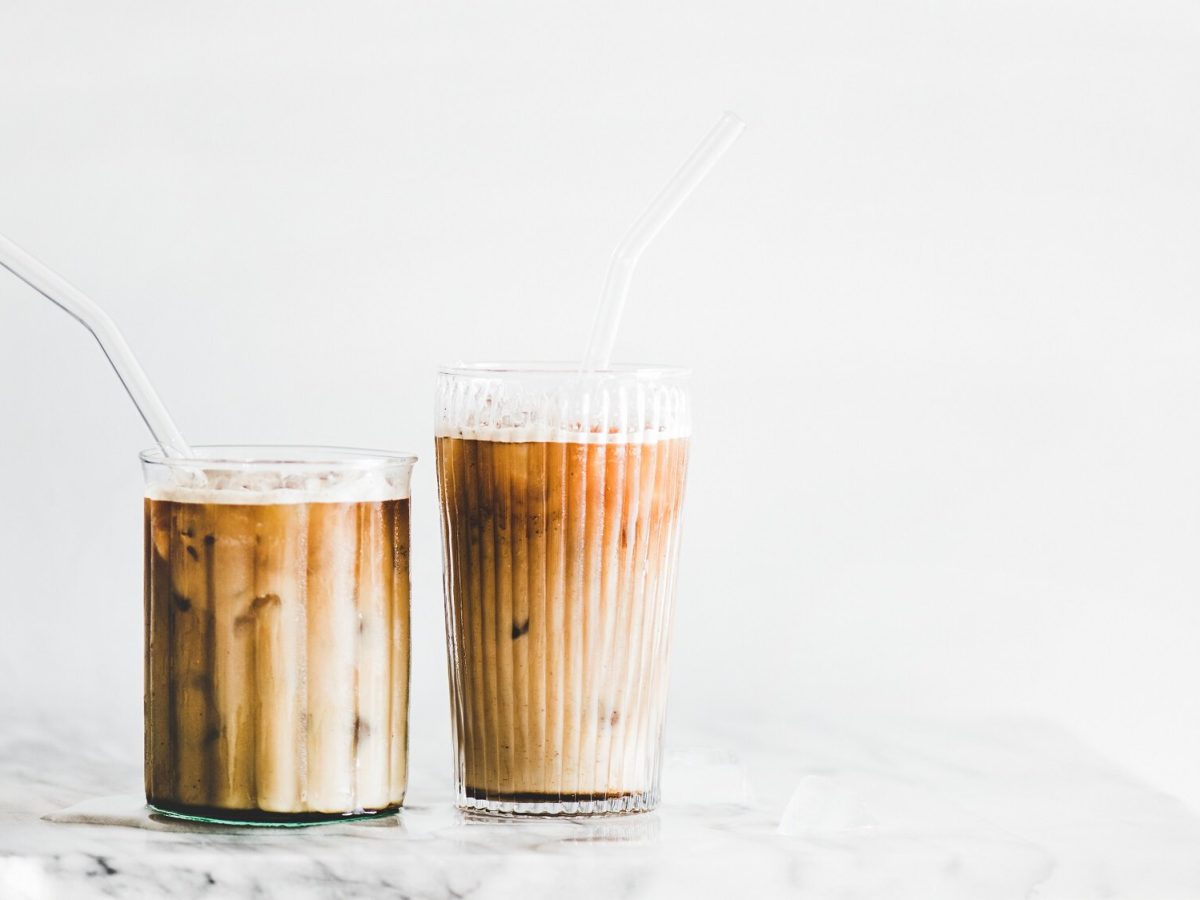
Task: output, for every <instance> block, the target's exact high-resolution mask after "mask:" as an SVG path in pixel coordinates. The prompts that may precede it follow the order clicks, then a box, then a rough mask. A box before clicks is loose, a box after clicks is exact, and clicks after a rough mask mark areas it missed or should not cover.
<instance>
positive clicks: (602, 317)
mask: <svg viewBox="0 0 1200 900" xmlns="http://www.w3.org/2000/svg"><path fill="white" fill-rule="evenodd" d="M745 127H746V123H745V122H743V121H742V120H741V119H740V118H738V116H737V115H735V114H734V113H731V112H727V113H725V114H724V115H723V116H721V120H720V121H719V122H717V124H716V125H715V126H714V127H713V129H712V131H710V132H709V133H708V134H707V135H706V136H705V138H704V140H702V141H701V142H700V144H699V146H698V147H696V149H695V150H693V151H692V155H691V156H689V157H688V158H687V160H685V161H684V163H683V165H682V166H680V167H679V171H677V172H676V173H675V175H674V176H673V177H672V178H671V180H670V181H668V182H667V186H666V187H664V188H663V189H662V191H661V192H660V193H659V195H658V196H657V197H655V198H654V200H653V201H652V202H651V203H650V205H649V206H648V207H646V211H645V212H643V213H642V214H641V216H640V217H638V220H637V221H636V222H634V223H633V227H632V228H630V229H629V231H628V232H627V233H626V235H625V237H623V238H622V239H621V243H619V244H618V245H617V249H616V250H615V251H614V252H613V256H612V262H610V263H609V266H608V274H607V275H606V276H605V278H604V290H603V291H602V293H601V295H600V307H599V309H598V310H597V311H596V319H595V322H594V324H593V325H592V334H591V338H590V339H589V341H588V348H587V353H586V355H585V356H584V361H583V367H582V371H584V372H595V371H596V370H598V369H607V368H608V366H609V363H610V362H611V361H612V354H613V347H614V346H615V344H616V342H617V332H618V331H619V330H620V327H621V314H622V312H624V310H625V298H626V296H628V294H629V284H630V282H631V281H632V280H633V270H634V268H635V267H636V266H637V263H638V259H639V258H641V255H642V253H643V252H644V251H645V249H646V247H647V246H649V244H650V242H651V241H652V240H654V236H655V235H657V234H658V232H659V231H660V230H661V229H662V227H663V226H664V225H666V224H667V221H668V220H669V219H670V218H671V216H673V215H674V214H675V211H676V210H677V209H679V207H680V206H682V205H683V201H684V200H686V199H687V198H688V196H689V195H690V194H691V193H692V191H694V190H695V189H696V187H697V186H698V185H699V184H700V182H701V181H703V180H704V178H705V176H707V175H708V173H709V172H710V171H712V167H713V166H715V165H716V164H717V160H719V159H720V158H721V157H722V155H724V153H725V151H726V150H728V149H729V148H730V147H731V146H733V142H734V141H736V140H737V139H738V137H739V136H741V133H742V131H743V130H744V129H745Z"/></svg>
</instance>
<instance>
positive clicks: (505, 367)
mask: <svg viewBox="0 0 1200 900" xmlns="http://www.w3.org/2000/svg"><path fill="white" fill-rule="evenodd" d="M438 374H439V375H457V376H472V375H579V374H582V373H581V372H580V362H579V360H577V359H575V360H540V361H539V360H532V361H519V360H518V361H485V362H472V363H464V362H458V363H443V364H442V365H440V366H438ZM591 374H594V375H604V376H630V375H632V376H634V377H635V378H639V379H654V378H687V377H689V376H690V375H691V374H692V370H691V369H689V368H687V367H686V366H672V365H661V364H656V363H615V364H612V365H610V366H607V367H606V368H603V369H596V370H594V371H593V372H592V373H591Z"/></svg>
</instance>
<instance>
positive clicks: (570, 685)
mask: <svg viewBox="0 0 1200 900" xmlns="http://www.w3.org/2000/svg"><path fill="white" fill-rule="evenodd" d="M687 457H688V440H687V439H686V438H679V439H674V440H663V441H659V442H656V443H647V444H573V443H503V442H498V441H484V440H466V439H460V438H452V437H440V438H438V440H437V462H438V475H439V485H440V496H441V503H442V513H443V527H444V532H445V533H444V535H443V537H444V548H445V555H446V560H445V562H446V566H445V570H446V581H447V598H448V602H447V623H448V632H449V643H450V656H451V673H450V674H451V683H452V691H451V693H452V699H453V716H454V723H453V724H454V730H455V736H456V741H457V746H458V763H459V766H460V784H462V785H463V791H464V792H465V794H466V799H467V800H468V801H469V800H471V799H474V800H482V801H499V802H513V803H538V802H562V801H580V802H589V801H598V800H612V799H614V798H629V797H638V798H641V799H640V800H639V801H638V803H639V804H640V803H642V802H643V801H645V802H646V803H648V805H650V806H652V805H653V804H654V803H655V802H657V792H658V785H657V772H658V768H659V766H658V756H659V753H660V744H661V735H662V725H663V714H664V708H665V700H666V691H667V654H668V649H669V648H668V641H669V634H670V627H669V626H670V618H671V604H672V600H673V596H674V583H673V582H674V571H675V566H674V562H675V556H676V552H677V548H678V541H679V524H680V509H681V505H682V501H683V490H684V476H685V472H686V468H687ZM460 799H462V798H460ZM468 805H469V803H468ZM630 808H635V806H631V807H630ZM639 808H640V807H639Z"/></svg>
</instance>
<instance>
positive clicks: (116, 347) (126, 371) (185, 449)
mask: <svg viewBox="0 0 1200 900" xmlns="http://www.w3.org/2000/svg"><path fill="white" fill-rule="evenodd" d="M0 266H3V267H4V268H6V269H8V271H10V272H12V273H13V274H14V275H16V276H17V277H18V278H20V279H21V280H22V281H24V282H25V283H26V284H27V285H29V286H30V287H31V288H33V289H34V290H35V291H37V292H38V293H39V294H41V295H42V296H43V297H45V298H46V299H47V300H49V301H50V302H51V303H54V304H55V305H57V306H59V307H61V308H62V309H63V310H65V311H66V312H67V313H69V314H70V315H71V316H73V317H74V318H76V319H77V320H79V322H80V323H82V324H83V327H84V328H86V329H87V330H88V331H90V332H91V333H92V336H93V337H95V339H96V340H97V341H98V342H99V344H100V349H101V350H103V351H104V355H105V356H107V357H108V361H109V362H110V363H112V367H113V369H114V370H115V371H116V373H117V377H118V378H120V379H121V384H123V385H125V390H126V391H127V392H128V393H129V399H131V400H132V401H133V404H134V406H136V407H137V410H138V412H139V413H141V416H142V419H143V420H144V421H145V422H146V425H147V426H148V427H149V429H150V433H151V434H152V435H154V440H155V441H157V442H158V445H159V446H160V447H162V449H163V452H164V453H166V454H167V455H168V456H179V457H190V456H193V455H194V454H193V453H192V448H191V447H189V446H188V444H187V441H185V440H184V439H183V435H182V434H180V432H179V429H178V428H176V427H175V422H174V421H173V420H172V419H171V415H170V413H168V412H167V408H166V407H165V406H163V402H162V400H160V399H159V396H158V392H157V391H155V390H154V386H153V385H152V384H150V379H149V378H147V377H146V373H145V371H144V370H143V369H142V367H141V366H140V365H139V364H138V361H137V359H136V358H135V357H134V355H133V351H132V350H130V349H129V345H128V344H127V343H125V338H124V337H122V336H121V332H120V331H119V330H118V329H117V326H116V324H115V323H114V322H113V320H112V319H110V318H109V317H108V314H107V313H105V312H104V310H102V309H101V308H100V307H99V306H97V305H96V304H95V303H94V302H92V300H90V299H89V298H88V297H87V296H86V295H85V294H84V293H83V291H81V290H79V288H77V287H75V286H74V285H73V284H71V283H70V282H69V281H67V280H66V279H65V278H63V277H62V276H61V275H59V274H58V273H56V272H53V271H51V270H50V269H49V268H48V267H47V266H46V265H45V264H43V263H41V262H39V261H38V260H36V259H34V258H33V257H32V256H30V255H29V254H28V253H26V252H25V251H24V250H22V249H21V248H20V247H18V246H17V245H16V244H14V243H13V242H12V241H10V240H9V239H8V238H6V237H5V236H4V235H2V234H0Z"/></svg>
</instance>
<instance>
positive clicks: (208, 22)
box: [0, 0, 1200, 807]
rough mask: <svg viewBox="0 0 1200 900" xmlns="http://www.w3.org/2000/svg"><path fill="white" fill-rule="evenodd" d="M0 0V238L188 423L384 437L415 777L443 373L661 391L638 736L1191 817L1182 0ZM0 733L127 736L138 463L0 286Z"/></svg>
mask: <svg viewBox="0 0 1200 900" xmlns="http://www.w3.org/2000/svg"><path fill="white" fill-rule="evenodd" d="M252 6H253V9H248V8H247V4H242V3H232V2H229V3H226V2H208V3H204V4H183V3H161V2H149V0H146V2H123V3H105V4H94V3H86V2H82V0H78V2H59V0H41V2H39V3H36V4H33V3H18V2H16V0H0V231H2V232H4V233H5V234H7V235H8V236H9V237H11V238H13V239H14V240H16V241H17V242H18V243H20V244H23V245H24V246H25V247H26V248H27V249H29V250H30V251H31V252H33V253H34V254H35V255H38V256H40V257H41V258H43V259H44V260H45V261H46V262H48V263H50V264H51V265H53V266H56V267H58V268H60V269H61V270H62V271H63V272H64V273H65V274H67V275H68V277H70V278H71V279H72V280H73V281H75V282H76V283H77V284H78V285H80V286H81V287H83V288H84V289H85V290H87V291H88V292H89V293H91V294H92V295H93V296H94V297H95V298H96V299H97V300H98V301H100V302H102V303H103V304H105V305H106V306H107V307H108V308H109V309H110V311H111V313H112V314H113V315H114V317H115V318H116V319H117V321H118V322H119V323H121V325H122V326H123V327H124V329H125V331H126V333H127V336H128V338H129V340H130V342H131V344H132V345H133V346H134V348H135V349H136V350H137V352H138V353H139V355H140V358H141V360H142V362H143V364H144V365H145V367H146V369H147V370H148V371H149V372H150V373H151V375H152V376H153V377H154V379H155V381H156V382H157V384H158V386H159V389H160V391H161V393H162V395H163V397H164V399H165V400H166V402H167V403H168V405H169V406H170V407H171V409H172V410H173V412H174V413H175V416H176V418H177V419H178V420H179V423H180V425H181V427H182V428H183V430H184V431H185V433H186V434H187V435H188V436H189V438H190V439H191V440H192V441H194V442H197V443H200V442H310V443H322V442H325V443H338V444H348V445H359V446H371V447H374V446H380V447H393V448H411V449H414V450H416V451H417V452H418V453H419V454H420V455H421V456H422V458H423V459H422V462H421V463H420V464H419V465H418V469H417V476H416V480H415V501H414V503H415V506H414V536H413V537H414V543H415V547H416V550H415V556H414V561H413V563H414V571H413V577H414V589H415V593H414V597H415V608H414V630H413V634H414V647H413V659H414V679H415V680H414V690H415V695H414V702H413V717H414V723H413V729H412V735H413V742H414V744H415V745H416V746H415V747H414V751H415V752H417V753H422V754H425V755H428V754H436V753H440V752H445V753H446V761H447V765H446V772H447V777H448V775H449V732H448V725H447V715H446V706H447V691H446V684H445V663H444V644H443V636H442V624H441V604H442V600H441V584H440V565H441V563H440V556H439V548H438V540H439V533H438V528H437V521H436V504H435V488H434V481H433V466H432V464H431V454H432V438H431V421H432V399H431V396H432V387H433V373H434V371H435V366H436V364H437V363H438V362H442V361H449V360H454V359H479V358H497V357H500V358H521V357H525V358H529V357H533V358H547V357H550V358H554V357H559V358H561V357H564V356H573V355H576V354H578V353H580V352H581V351H582V347H583V345H584V343H585V340H586V330H587V326H588V324H589V322H590V318H591V314H592V309H593V304H594V301H595V299H596V297H597V294H598V291H599V287H600V284H601V281H602V279H603V274H604V269H605V266H606V263H607V258H608V254H609V252H610V251H611V248H612V247H613V245H614V244H615V243H616V241H617V239H618V238H619V237H620V235H621V233H622V232H623V230H624V229H625V228H626V227H627V226H628V225H629V223H630V222H631V221H632V220H633V218H634V217H635V216H636V214H637V213H638V212H639V211H640V209H641V208H642V206H643V205H644V204H645V203H646V202H647V201H648V200H649V198H650V197H651V196H653V194H654V193H655V192H656V191H657V189H658V188H659V186H660V185H661V184H662V182H663V181H664V180H665V179H666V178H667V177H668V176H669V174H670V173H671V171H672V170H673V169H674V167H675V166H676V165H677V163H678V162H679V161H681V160H682V158H683V157H684V156H685V155H686V154H687V153H688V152H689V151H690V150H691V148H692V146H693V145H694V143H695V142H696V141H697V140H698V139H699V138H700V136H701V135H702V134H703V133H704V132H705V131H706V130H707V129H708V128H709V127H710V125H711V124H712V123H713V122H714V121H715V120H716V118H717V116H718V115H719V114H720V112H721V111H722V110H723V109H726V108H731V109H735V110H737V111H738V112H739V113H740V114H741V115H742V116H743V117H744V118H745V119H746V120H747V121H748V122H749V125H750V127H749V129H748V130H747V132H746V134H745V136H744V137H743V139H742V141H741V142H740V143H739V144H738V145H737V146H736V147H735V148H734V150H733V151H732V152H731V153H730V154H729V156H728V157H727V158H726V160H725V162H723V163H722V165H721V166H720V167H719V168H718V169H717V170H716V172H715V173H714V175H713V177H712V178H711V179H710V181H709V182H707V183H706V184H705V185H704V186H703V188H702V189H701V190H700V191H699V192H698V193H697V194H696V195H695V196H694V198H693V199H692V201H690V202H689V204H688V205H687V206H686V207H685V208H684V210H683V211H682V212H681V214H680V215H679V216H678V218H677V219H676V220H675V221H674V222H673V223H672V224H671V225H670V226H669V228H668V229H667V230H666V231H664V232H663V234H662V235H661V236H660V238H659V239H658V240H657V241H656V243H655V244H654V245H653V247H652V248H651V250H650V251H649V252H648V254H647V255H646V257H645V258H644V261H643V263H642V266H641V268H640V269H639V272H638V275H637V279H636V283H635V286H634V291H633V295H632V296H631V300H630V312H629V315H628V317H627V321H626V327H625V330H624V334H623V337H622V341H621V345H620V348H619V351H618V356H619V357H620V358H623V359H626V360H638V361H652V362H672V363H683V364H687V365H691V366H693V367H694V368H695V370H696V378H695V391H696V396H697V401H696V402H697V417H698V423H699V424H698V431H697V436H696V439H695V452H694V457H693V460H694V461H693V469H692V473H691V480H690V487H689V492H690V493H689V500H688V503H689V507H688V525H687V529H686V538H685V543H684V556H683V576H682V586H681V595H680V606H679V614H678V620H677V626H678V627H677V635H676V637H677V640H676V652H675V658H674V670H673V671H674V674H673V700H672V702H673V708H674V710H675V712H674V713H673V716H675V717H695V716H707V717H717V718H719V717H721V716H722V715H728V714H729V712H730V711H731V710H735V709H736V708H737V707H738V706H739V705H740V704H743V703H747V702H752V703H763V702H767V701H769V702H777V703H778V704H779V705H780V707H781V708H782V709H786V708H796V709H799V708H813V707H822V706H834V707H840V708H849V709H867V708H872V709H883V710H896V711H901V712H908V711H939V712H949V713H953V714H970V715H975V714H981V713H998V712H1006V713H1019V714H1031V715H1039V716H1045V717H1049V718H1052V719H1054V720H1057V721H1059V722H1061V723H1063V724H1065V725H1066V726H1068V727H1069V728H1071V729H1072V730H1074V731H1076V732H1077V733H1079V734H1081V735H1082V736H1084V737H1085V738H1087V739H1088V740H1090V741H1091V742H1092V743H1093V744H1095V745H1096V746H1097V747H1099V748H1100V749H1101V750H1102V751H1103V752H1105V753H1107V754H1109V755H1110V756H1111V757H1113V758H1115V759H1117V760H1119V761H1120V762H1122V763H1123V764H1125V765H1127V766H1129V767H1131V768H1132V769H1134V770H1136V771H1137V772H1138V773H1140V775H1141V776H1142V777H1144V778H1145V779H1147V780H1149V781H1150V782H1152V783H1154V784H1156V785H1158V786H1160V787H1162V788H1164V789H1166V790H1169V791H1172V792H1175V793H1178V794H1180V795H1181V796H1184V797H1185V798H1187V799H1188V800H1189V801H1190V802H1191V803H1192V804H1193V806H1197V807H1200V699H1198V691H1197V686H1198V684H1200V653H1198V652H1197V649H1198V647H1200V603H1198V600H1200V566H1198V565H1197V560H1198V559H1200V516H1198V510H1200V478H1198V477H1197V460H1200V414H1198V410H1200V176H1198V174H1197V173H1198V170H1200V167H1198V165H1197V160H1198V159H1200V9H1198V8H1197V7H1196V5H1195V4H1194V3H1191V2H1174V3H1172V2H1163V0H1126V2H1097V0H1075V2H1064V0H1028V2H996V0H989V2H975V3H949V2H944V0H925V2H897V3H892V2H883V0H876V2H863V0H849V2H836V3H834V2H817V0H805V2H800V3H795V2H779V3H761V2H756V3H747V2H744V0H737V2H733V0H730V2H718V0H707V2H695V0H690V2H682V0H673V2H669V3H656V4H646V3H644V2H641V0H636V2H634V0H628V2H627V0H606V2H605V3H602V4H601V3H594V4H577V3H567V4H564V3H558V2H543V3H528V2H527V3H506V4H476V3H444V2H443V3H419V2H408V3H394V2H386V3H356V4H332V3H328V4H317V3H297V2H288V3H278V4H264V3H259V4H252ZM0 275H3V277H0V471H2V472H3V473H4V474H3V490H2V492H0V498H2V509H0V548H2V554H3V556H2V561H3V579H2V580H0V709H11V708H13V707H17V708H21V707H24V708H28V707H37V708H40V709H42V710H43V711H44V712H45V714H46V715H53V716H70V715H74V714H76V713H79V714H89V715H94V714H97V713H99V714H102V715H103V716H104V717H105V718H106V720H107V721H108V722H109V723H110V726H111V734H112V735H113V736H115V739H117V740H121V741H123V742H126V743H127V745H128V746H129V747H131V748H136V747H137V745H138V741H139V740H140V711H141V597H140V593H141V562H140V554H141V545H140V541H141V525H140V515H141V499H140V497H141V494H140V491H141V476H140V473H139V471H138V467H137V463H136V457H135V454H136V452H137V451H138V450H139V449H141V448H142V447H144V446H145V445H147V444H148V443H149V440H148V437H147V434H146V433H145V431H144V429H143V426H142V424H141V422H140V420H139V419H138V418H137V416H136V415H135V413H134V411H133V409H132V407H131V406H130V404H129V403H128V401H127V400H126V398H125V396H124V394H123V393H122V391H121V388H120V386H119V385H118V383H117V381H116V379H115V378H113V377H112V374H111V372H109V371H108V369H107V366H106V363H105V361H104V358H103V356H102V355H101V353H100V351H99V349H98V348H97V347H96V345H95V344H94V343H93V342H92V340H91V338H90V337H88V336H87V335H86V333H85V332H84V331H83V330H82V329H81V328H79V327H78V325H77V324H76V323H74V322H73V321H71V320H70V319H69V318H68V317H67V316H65V315H63V314H62V313H61V312H60V311H59V310H57V309H55V308H53V307H52V306H51V305H50V304H48V303H46V302H45V301H43V300H42V299H41V298H40V297H38V296H37V295H35V294H34V293H32V292H31V291H30V290H29V289H28V288H26V287H25V286H24V285H22V284H21V283H19V282H17V281H16V280H15V279H13V278H11V277H8V275H7V274H6V273H0Z"/></svg>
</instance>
